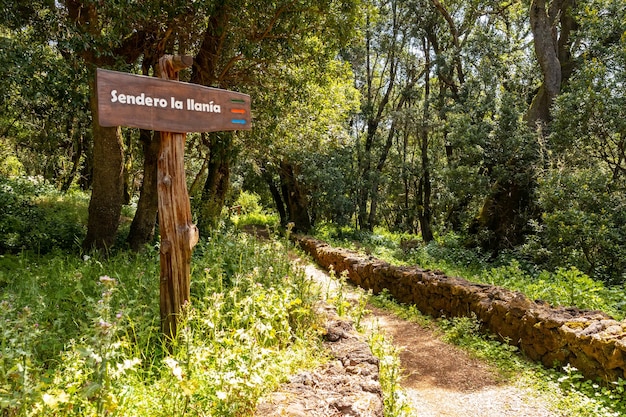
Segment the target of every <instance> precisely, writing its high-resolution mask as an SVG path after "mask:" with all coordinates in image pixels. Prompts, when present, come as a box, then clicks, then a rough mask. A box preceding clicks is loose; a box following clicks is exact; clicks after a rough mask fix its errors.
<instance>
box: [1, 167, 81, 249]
mask: <svg viewBox="0 0 626 417" xmlns="http://www.w3.org/2000/svg"><path fill="white" fill-rule="evenodd" d="M87 199H88V196H87V195H86V194H84V193H80V192H70V193H68V194H66V195H63V196H62V195H61V194H60V193H59V192H58V191H57V190H56V189H55V188H54V187H52V186H51V185H50V184H48V183H45V182H43V181H42V180H41V179H39V178H30V177H27V178H6V177H2V176H0V212H1V213H2V217H0V253H7V252H8V253H16V252H19V251H23V250H33V251H36V252H39V253H47V252H50V251H51V250H53V249H54V248H57V249H62V250H72V251H75V250H76V249H77V247H78V245H77V244H76V242H77V241H78V242H79V241H80V240H82V238H83V236H84V235H85V227H84V226H83V225H84V224H86V217H87V204H86V202H87Z"/></svg>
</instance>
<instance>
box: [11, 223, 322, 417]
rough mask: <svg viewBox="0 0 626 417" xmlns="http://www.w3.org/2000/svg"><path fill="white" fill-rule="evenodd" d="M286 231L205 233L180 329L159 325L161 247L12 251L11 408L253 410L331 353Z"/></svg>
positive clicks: (164, 412) (160, 412) (89, 412)
mask: <svg viewBox="0 0 626 417" xmlns="http://www.w3.org/2000/svg"><path fill="white" fill-rule="evenodd" d="M285 245H286V243H283V242H279V241H268V242H265V243H261V242H258V241H257V240H256V239H251V238H248V237H246V236H243V235H236V234H224V235H222V234H220V235H215V236H213V237H211V238H209V239H205V240H203V241H201V242H200V243H199V245H198V246H197V247H196V249H195V251H194V257H193V261H192V278H191V281H192V284H191V292H192V300H191V303H190V305H189V306H187V309H186V311H185V314H184V317H182V318H181V325H180V328H181V329H182V331H181V335H180V337H179V338H178V339H177V340H176V341H175V342H174V343H173V344H172V345H171V346H168V347H167V348H166V346H164V343H163V341H162V338H161V335H160V333H159V311H158V309H159V307H158V305H159V301H158V300H159V294H158V287H159V284H158V282H159V268H158V262H159V261H158V252H157V250H151V251H147V252H146V253H143V254H140V255H136V254H128V253H119V254H116V255H113V256H112V257H110V258H109V259H106V260H105V259H100V258H98V257H89V256H85V257H84V258H79V257H77V256H75V255H62V254H60V253H51V254H47V255H33V254H28V253H22V254H17V255H8V254H5V255H3V256H2V257H0V294H1V295H0V324H1V326H2V330H1V332H2V337H1V339H0V415H2V416H3V417H9V416H48V415H49V416H114V415H119V416H148V415H149V416H183V415H184V416H209V415H215V416H217V415H219V416H242V415H249V414H250V413H251V412H252V410H253V409H254V406H255V404H256V401H257V399H258V398H259V396H260V395H262V394H263V393H264V392H266V391H267V390H271V389H272V388H274V387H275V386H276V385H277V384H278V383H280V382H281V381H282V380H283V379H284V378H285V377H286V375H288V374H289V373H290V372H292V371H293V370H294V369H296V368H300V367H306V366H311V365H314V364H315V363H317V362H318V361H319V359H320V355H321V354H320V353H319V352H320V351H321V350H320V349H319V343H320V342H319V337H318V332H317V323H316V318H315V315H314V314H313V312H312V308H311V306H312V303H313V302H314V300H315V299H316V298H317V294H316V293H315V291H313V289H312V288H311V286H310V284H309V281H308V280H306V279H305V277H304V276H303V273H302V272H298V271H296V270H294V269H292V267H291V265H290V264H289V261H288V259H287V256H286V250H287V248H286V246H285Z"/></svg>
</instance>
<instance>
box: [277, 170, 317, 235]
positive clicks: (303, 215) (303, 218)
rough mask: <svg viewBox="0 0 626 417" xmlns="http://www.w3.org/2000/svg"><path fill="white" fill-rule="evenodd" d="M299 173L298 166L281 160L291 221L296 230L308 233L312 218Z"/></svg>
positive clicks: (283, 183)
mask: <svg viewBox="0 0 626 417" xmlns="http://www.w3.org/2000/svg"><path fill="white" fill-rule="evenodd" d="M297 174H298V169H297V167H294V166H293V165H292V164H290V163H289V162H287V161H281V163H280V178H281V183H282V186H283V197H284V198H285V204H286V205H287V212H288V214H289V221H290V222H293V223H294V227H293V230H294V231H297V232H303V233H306V232H308V231H309V230H311V218H310V217H309V208H308V202H307V198H306V194H305V193H304V191H303V190H302V186H301V184H300V182H299V181H298V175H297Z"/></svg>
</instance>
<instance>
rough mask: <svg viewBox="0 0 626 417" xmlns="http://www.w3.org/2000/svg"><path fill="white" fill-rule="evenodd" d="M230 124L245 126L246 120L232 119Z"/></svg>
mask: <svg viewBox="0 0 626 417" xmlns="http://www.w3.org/2000/svg"><path fill="white" fill-rule="evenodd" d="M231 122H233V123H235V124H238V125H245V124H246V120H245V119H232V120H231Z"/></svg>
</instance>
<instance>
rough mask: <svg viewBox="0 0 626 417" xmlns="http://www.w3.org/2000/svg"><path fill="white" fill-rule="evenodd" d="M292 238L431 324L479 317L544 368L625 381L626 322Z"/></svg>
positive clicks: (322, 263) (328, 265) (308, 239)
mask: <svg viewBox="0 0 626 417" xmlns="http://www.w3.org/2000/svg"><path fill="white" fill-rule="evenodd" d="M291 238H292V239H293V240H295V241H297V243H298V244H299V245H300V247H301V248H302V249H303V250H304V251H305V252H307V253H309V254H310V255H311V256H312V257H313V258H314V259H315V261H316V262H317V263H318V264H319V265H320V266H322V267H323V268H325V269H329V268H331V267H332V268H333V269H334V270H335V271H338V272H343V271H346V272H347V274H348V279H349V280H350V281H351V282H353V283H354V284H356V285H359V286H360V287H362V288H365V289H371V290H373V292H374V293H375V294H378V293H379V292H380V291H382V290H383V289H387V290H389V293H390V294H391V295H392V296H393V297H394V298H395V299H396V300H398V301H400V302H402V303H406V304H413V305H415V306H416V307H417V308H418V309H419V310H420V311H421V312H422V313H424V314H427V315H431V316H434V317H439V316H447V317H463V316H470V315H475V316H476V318H477V319H478V320H479V321H480V323H481V326H482V328H483V329H485V330H489V331H490V332H491V333H492V334H495V335H499V336H500V338H501V339H502V340H503V341H506V342H507V343H510V344H512V345H514V346H517V347H519V348H520V350H521V351H522V352H523V353H524V354H525V355H526V356H527V357H529V358H530V359H532V360H535V361H538V362H541V363H543V364H544V365H545V366H547V367H552V366H554V365H556V364H561V365H562V364H568V363H569V364H570V365H572V366H574V367H575V368H577V369H578V370H579V371H580V372H581V373H582V374H583V375H585V376H586V377H587V378H590V379H593V378H601V379H604V380H606V381H616V380H618V379H619V378H624V377H625V376H626V374H625V373H626V320H624V321H622V322H619V321H616V320H614V319H612V318H611V317H609V316H608V315H607V314H605V313H603V312H602V311H586V310H580V309H578V308H575V307H552V306H550V305H549V304H548V303H546V302H543V301H540V300H538V301H532V300H530V299H528V298H527V297H526V296H525V295H524V294H522V293H520V292H515V291H510V290H508V289H506V288H502V287H498V286H494V285H483V284H475V283H472V282H469V281H467V280H465V279H462V278H457V277H450V276H446V275H445V274H444V273H442V272H439V271H430V270H424V269H421V268H419V267H417V266H411V267H401V266H394V265H390V264H389V263H387V262H385V261H381V260H379V259H376V258H373V257H365V256H361V255H359V254H358V253H356V252H353V251H350V250H346V249H341V248H333V247H332V246H330V245H328V244H326V243H325V242H322V241H320V240H317V239H314V238H311V237H306V236H294V235H292V236H291Z"/></svg>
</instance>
